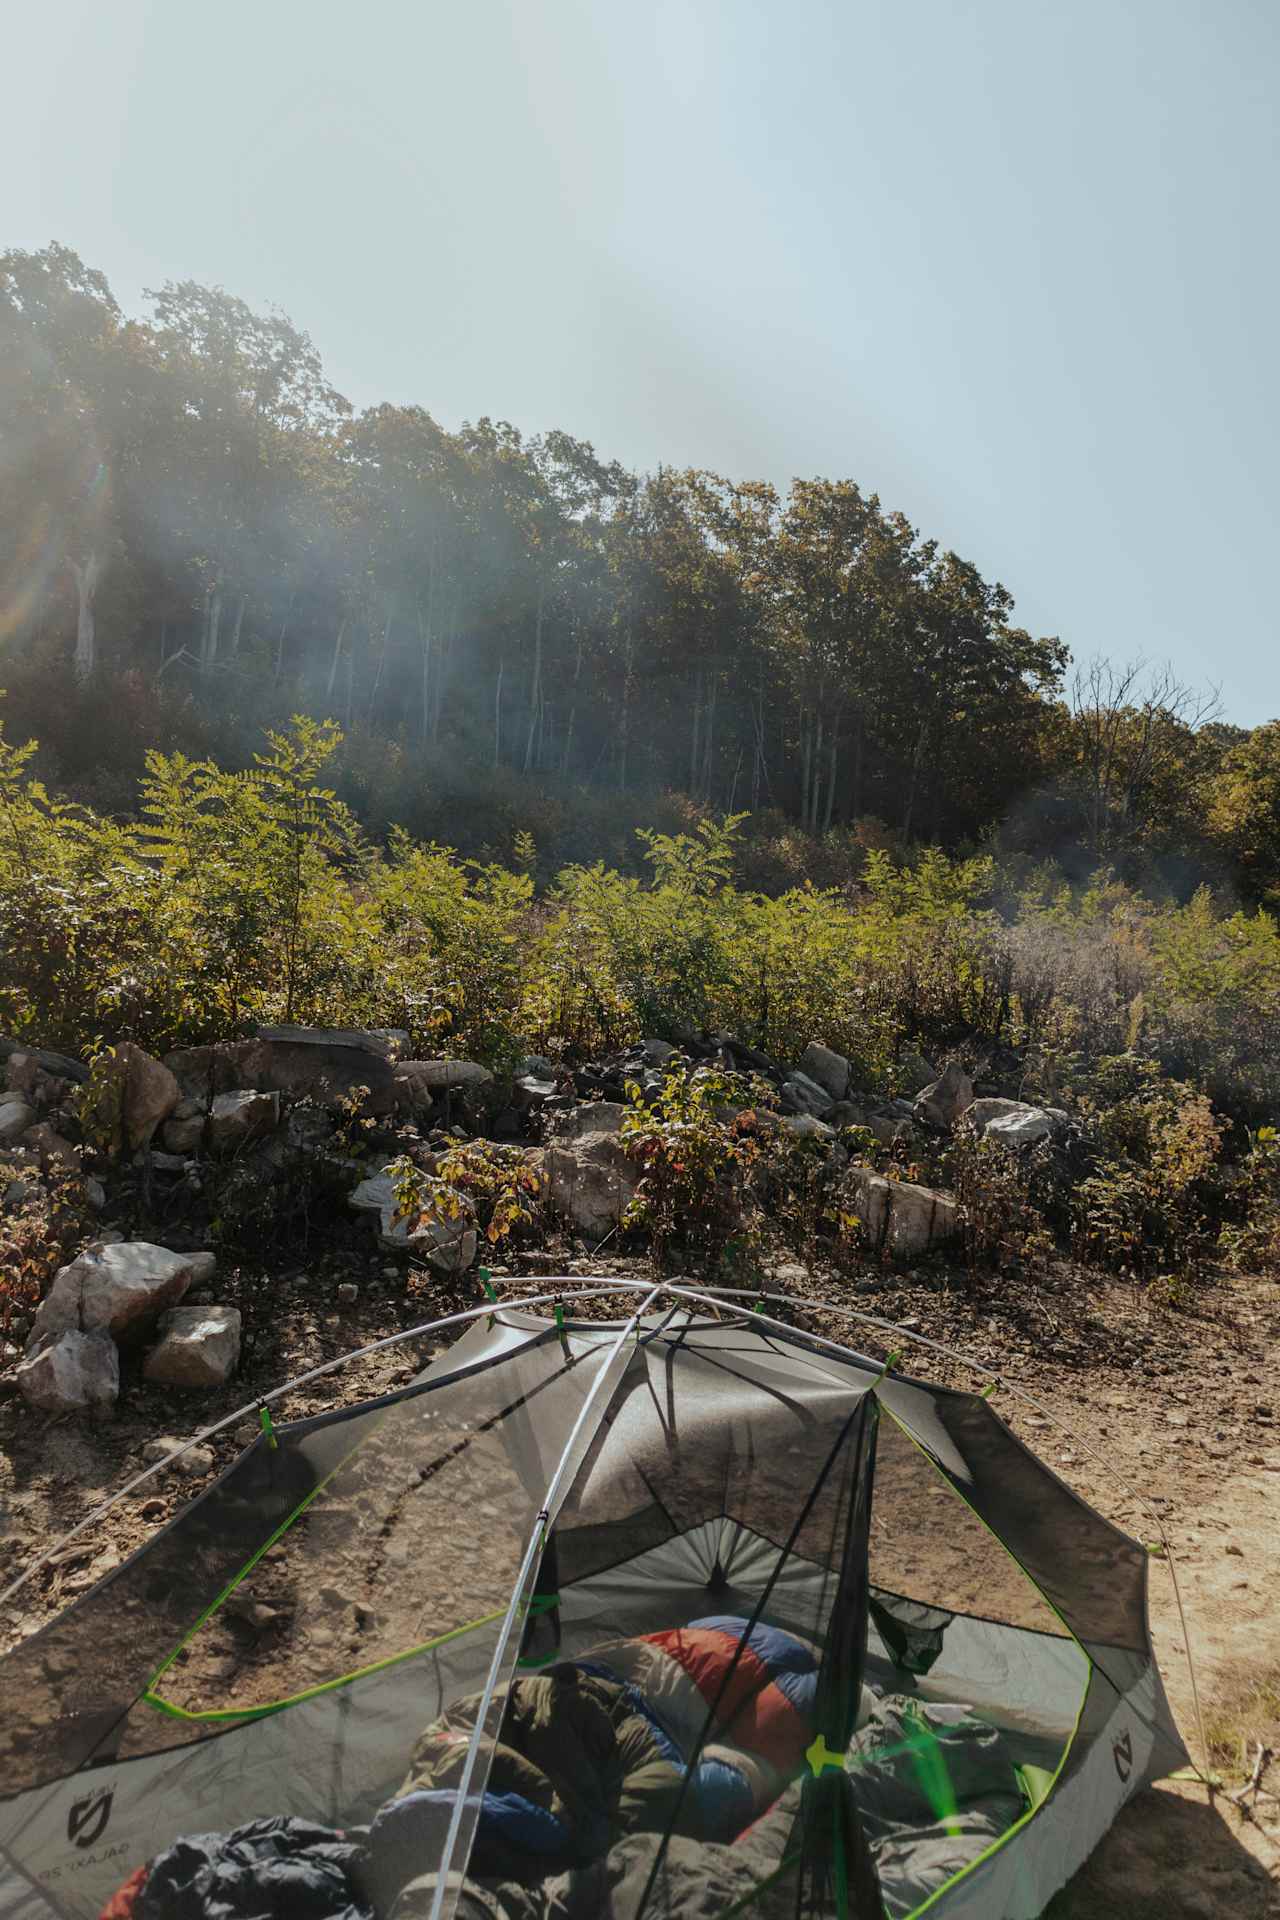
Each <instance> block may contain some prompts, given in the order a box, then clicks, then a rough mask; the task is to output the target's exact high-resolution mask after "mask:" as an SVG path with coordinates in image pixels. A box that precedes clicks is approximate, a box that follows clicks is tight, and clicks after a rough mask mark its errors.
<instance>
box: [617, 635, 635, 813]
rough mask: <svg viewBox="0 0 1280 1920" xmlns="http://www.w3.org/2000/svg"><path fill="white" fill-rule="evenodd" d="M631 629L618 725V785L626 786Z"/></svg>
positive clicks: (629, 738)
mask: <svg viewBox="0 0 1280 1920" xmlns="http://www.w3.org/2000/svg"><path fill="white" fill-rule="evenodd" d="M631 646H632V640H631V629H630V627H628V628H627V649H626V656H625V658H626V670H625V673H624V675H623V680H622V716H621V719H620V721H619V724H618V785H619V786H620V787H625V786H626V784H627V759H628V750H629V748H630V745H631Z"/></svg>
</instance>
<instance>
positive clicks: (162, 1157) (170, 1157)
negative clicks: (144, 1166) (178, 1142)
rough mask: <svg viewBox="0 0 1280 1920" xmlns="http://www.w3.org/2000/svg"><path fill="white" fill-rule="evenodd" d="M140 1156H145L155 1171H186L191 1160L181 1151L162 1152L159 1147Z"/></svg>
mask: <svg viewBox="0 0 1280 1920" xmlns="http://www.w3.org/2000/svg"><path fill="white" fill-rule="evenodd" d="M140 1158H145V1159H146V1161H147V1162H148V1164H149V1165H150V1167H151V1171H152V1172H153V1173H186V1172H187V1170H188V1169H189V1167H190V1165H191V1162H190V1161H189V1160H188V1159H187V1158H186V1156H185V1155H184V1154H181V1153H161V1152H160V1151H159V1149H158V1148H156V1147H152V1149H151V1151H150V1152H149V1153H148V1154H146V1155H144V1156H140Z"/></svg>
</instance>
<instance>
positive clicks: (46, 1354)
mask: <svg viewBox="0 0 1280 1920" xmlns="http://www.w3.org/2000/svg"><path fill="white" fill-rule="evenodd" d="M14 1378H15V1379H16V1381H17V1385H18V1391H19V1393H20V1394H21V1395H22V1397H23V1399H24V1400H25V1401H26V1403H27V1405H28V1406H29V1407H34V1408H35V1409H36V1410H37V1411H38V1412H40V1413H105V1412H107V1411H108V1410H109V1409H110V1408H112V1407H113V1406H114V1405H115V1403H116V1400H117V1399H118V1397H119V1393H120V1356H119V1354H118V1353H117V1352H116V1347H115V1342H114V1341H113V1340H111V1339H109V1338H108V1336H107V1335H106V1334H105V1333H81V1332H80V1331H79V1329H78V1328H75V1327H69V1328H67V1329H66V1331H65V1332H63V1333H60V1334H59V1335H58V1336H57V1338H56V1339H54V1340H51V1341H50V1342H49V1344H48V1345H47V1346H46V1347H44V1348H42V1349H41V1351H40V1352H39V1353H37V1354H35V1355H33V1356H32V1358H31V1359H29V1360H23V1361H22V1362H21V1363H20V1364H19V1365H18V1366H17V1367H16V1368H15V1370H14Z"/></svg>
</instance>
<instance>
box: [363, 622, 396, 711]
mask: <svg viewBox="0 0 1280 1920" xmlns="http://www.w3.org/2000/svg"><path fill="white" fill-rule="evenodd" d="M390 640H391V615H390V614H388V615H387V618H386V624H385V625H384V626H383V629H382V645H381V647H380V648H379V649H378V664H377V666H376V667H375V669H374V674H373V685H372V687H370V689H369V717H368V720H367V722H366V724H367V725H368V726H370V727H371V726H372V725H373V712H374V707H375V706H376V704H377V699H378V690H379V688H380V687H381V686H382V675H383V673H384V671H385V669H386V664H387V647H388V644H389V643H390Z"/></svg>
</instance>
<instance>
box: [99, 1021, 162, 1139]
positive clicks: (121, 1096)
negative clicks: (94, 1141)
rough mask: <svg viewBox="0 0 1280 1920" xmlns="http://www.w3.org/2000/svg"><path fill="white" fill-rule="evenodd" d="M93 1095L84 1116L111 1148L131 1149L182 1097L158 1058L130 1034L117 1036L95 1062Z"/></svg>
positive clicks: (146, 1135) (151, 1130)
mask: <svg viewBox="0 0 1280 1920" xmlns="http://www.w3.org/2000/svg"><path fill="white" fill-rule="evenodd" d="M94 1081H95V1099H94V1103H93V1112H92V1114H90V1115H88V1116H87V1118H88V1119H89V1121H90V1124H91V1125H94V1124H96V1126H97V1128H98V1130H99V1131H100V1132H101V1133H102V1134H103V1135H105V1137H106V1138H107V1140H108V1141H109V1143H110V1146H111V1149H112V1151H113V1152H116V1153H119V1152H121V1151H122V1150H123V1149H124V1148H126V1147H127V1148H128V1149H129V1150H130V1152H133V1153H136V1152H137V1150H138V1149H139V1148H140V1147H146V1146H150V1144H151V1136H152V1135H153V1134H154V1132H155V1130H156V1128H157V1127H158V1126H159V1125H160V1124H161V1122H162V1121H164V1120H167V1119H168V1117H169V1115H170V1114H171V1113H172V1112H173V1110H174V1108H175V1107H176V1106H177V1104H178V1102H179V1100H181V1098H182V1089H181V1087H180V1086H179V1085H178V1082H177V1079H176V1078H175V1076H174V1075H173V1073H172V1072H171V1071H170V1070H169V1068H168V1067H166V1066H165V1064H164V1062H163V1061H161V1060H154V1059H153V1058H152V1057H151V1055H150V1054H149V1053H145V1052H144V1051H143V1049H142V1048H141V1047H138V1046H135V1045H134V1043H133V1041H132V1040H122V1041H121V1042H120V1044H119V1045H118V1046H117V1047H116V1048H114V1049H113V1051H112V1052H111V1053H109V1054H108V1055H106V1056H105V1057H104V1058H103V1059H101V1060H99V1061H98V1062H96V1063H95V1067H94Z"/></svg>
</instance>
